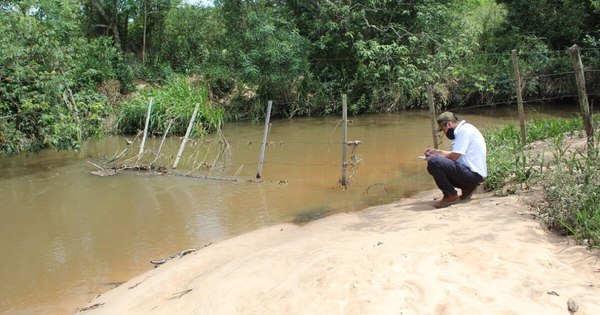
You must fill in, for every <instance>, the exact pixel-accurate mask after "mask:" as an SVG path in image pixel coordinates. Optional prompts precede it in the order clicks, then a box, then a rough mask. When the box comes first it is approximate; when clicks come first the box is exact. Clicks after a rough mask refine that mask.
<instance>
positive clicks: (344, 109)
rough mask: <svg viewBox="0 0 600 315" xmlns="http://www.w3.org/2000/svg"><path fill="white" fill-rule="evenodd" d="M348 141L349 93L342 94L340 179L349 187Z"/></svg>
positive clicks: (342, 183)
mask: <svg viewBox="0 0 600 315" xmlns="http://www.w3.org/2000/svg"><path fill="white" fill-rule="evenodd" d="M347 142H348V103H347V95H346V94H342V178H341V179H340V184H341V185H342V186H344V187H345V188H348V183H347V181H346V167H347V165H348V163H346V146H347Z"/></svg>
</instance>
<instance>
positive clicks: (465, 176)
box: [425, 112, 487, 208]
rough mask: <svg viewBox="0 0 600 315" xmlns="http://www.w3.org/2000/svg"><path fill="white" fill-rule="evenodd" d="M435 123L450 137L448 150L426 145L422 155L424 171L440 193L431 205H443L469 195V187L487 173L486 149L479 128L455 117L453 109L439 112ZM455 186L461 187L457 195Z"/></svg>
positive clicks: (472, 189) (471, 188)
mask: <svg viewBox="0 0 600 315" xmlns="http://www.w3.org/2000/svg"><path fill="white" fill-rule="evenodd" d="M437 123H438V127H439V128H438V131H442V132H444V134H445V135H446V137H448V139H450V140H453V142H452V151H444V150H438V149H432V148H427V149H425V157H426V159H427V171H428V172H429V174H431V176H433V179H434V180H435V183H436V185H437V187H438V188H439V189H440V190H441V191H442V192H443V193H444V198H442V199H441V200H439V201H437V202H436V203H434V204H433V205H434V207H436V208H444V207H447V206H449V205H451V204H453V203H456V202H458V201H459V200H466V199H469V198H471V194H473V191H474V190H475V189H476V188H477V186H478V185H479V184H480V183H481V182H482V181H483V179H484V178H485V177H486V176H487V164H486V156H487V150H486V146H485V140H484V139H483V136H482V135H481V132H479V130H477V128H475V126H473V125H471V124H469V123H467V122H466V121H464V120H463V121H459V120H458V118H457V117H456V115H455V114H454V113H451V112H444V113H442V114H441V115H440V116H439V117H438V120H437ZM455 187H456V188H460V189H461V192H462V195H460V197H459V196H458V193H457V192H456V189H455Z"/></svg>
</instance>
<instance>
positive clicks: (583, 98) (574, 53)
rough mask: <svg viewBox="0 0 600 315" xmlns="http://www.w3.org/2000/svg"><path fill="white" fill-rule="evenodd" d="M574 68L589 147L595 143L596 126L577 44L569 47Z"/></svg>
mask: <svg viewBox="0 0 600 315" xmlns="http://www.w3.org/2000/svg"><path fill="white" fill-rule="evenodd" d="M569 53H570V54H571V60H572V61H573V68H574V69H575V81H577V94H579V107H580V108H581V116H582V118H583V127H584V129H585V134H586V136H587V144H588V148H589V147H590V146H591V145H593V143H594V141H592V140H593V138H594V128H592V117H591V115H590V106H589V103H588V98H587V92H586V90H585V76H584V74H583V63H582V62H581V56H580V55H579V47H578V46H577V45H573V46H571V48H569Z"/></svg>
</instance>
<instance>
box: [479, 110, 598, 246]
mask: <svg viewBox="0 0 600 315" xmlns="http://www.w3.org/2000/svg"><path fill="white" fill-rule="evenodd" d="M593 120H594V122H593V125H595V126H597V125H598V122H599V121H600V114H596V115H594V116H593ZM581 129H583V124H582V121H581V119H580V118H573V119H563V118H558V119H550V120H541V119H535V120H532V121H530V122H529V123H527V126H526V131H527V135H526V139H527V143H528V144H527V145H526V146H525V148H523V146H522V145H521V136H520V129H519V128H518V127H517V126H515V125H514V124H509V125H507V126H504V127H502V128H498V129H494V130H490V131H488V132H486V133H485V135H484V136H485V138H486V141H487V145H488V148H490V150H489V152H488V177H487V178H486V180H485V187H486V189H488V190H494V191H501V192H502V193H510V192H511V189H507V187H512V188H514V187H516V186H518V185H521V188H529V187H531V186H534V185H535V186H539V187H541V188H542V190H543V197H544V200H543V201H542V203H541V204H537V205H535V206H536V207H537V208H538V210H539V214H540V217H541V218H542V220H543V221H544V223H545V224H547V225H548V227H550V228H551V229H553V230H555V231H559V232H566V233H569V234H572V235H574V236H575V238H576V239H578V240H580V241H581V242H582V243H585V244H587V245H589V246H593V247H600V154H599V147H600V141H598V139H599V137H598V132H596V138H595V139H596V140H594V141H592V142H591V145H588V146H587V147H584V148H571V147H570V146H569V145H568V144H566V139H565V136H567V137H571V138H573V137H574V138H578V137H580V138H583V137H584V136H585V134H584V133H583V132H582V131H581ZM537 140H543V142H545V143H546V144H549V146H548V149H542V150H538V149H536V146H534V145H532V142H534V141H537ZM542 147H543V146H542ZM546 150H547V152H545V151H546ZM545 153H552V154H551V156H552V157H551V158H548V157H547V156H548V155H547V154H545ZM515 190H516V189H515Z"/></svg>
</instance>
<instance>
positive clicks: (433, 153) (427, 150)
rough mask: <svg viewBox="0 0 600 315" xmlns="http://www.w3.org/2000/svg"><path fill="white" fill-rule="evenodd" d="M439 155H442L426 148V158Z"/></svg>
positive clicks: (435, 150)
mask: <svg viewBox="0 0 600 315" xmlns="http://www.w3.org/2000/svg"><path fill="white" fill-rule="evenodd" d="M438 154H440V153H439V152H438V150H437V149H434V148H430V147H427V148H425V157H428V156H432V155H438Z"/></svg>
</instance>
